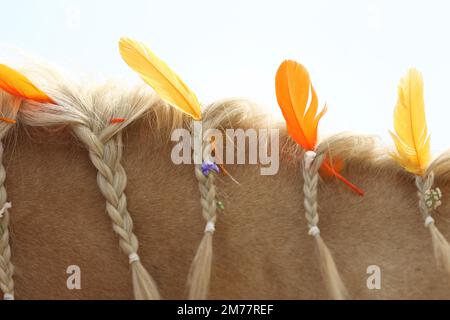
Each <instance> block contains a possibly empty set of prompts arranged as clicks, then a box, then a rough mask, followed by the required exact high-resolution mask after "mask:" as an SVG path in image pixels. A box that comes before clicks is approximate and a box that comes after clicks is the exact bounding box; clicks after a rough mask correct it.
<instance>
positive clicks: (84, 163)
mask: <svg viewBox="0 0 450 320" xmlns="http://www.w3.org/2000/svg"><path fill="white" fill-rule="evenodd" d="M46 79H47V82H46V86H45V87H44V88H43V89H44V90H45V91H46V92H48V93H49V94H50V95H51V96H52V97H53V98H54V99H55V100H56V101H58V102H61V104H64V101H65V99H69V98H70V97H72V98H77V99H84V100H85V101H88V102H89V103H86V105H88V106H90V107H89V108H87V109H88V110H87V109H86V110H82V109H76V108H72V109H70V108H66V107H65V108H63V109H60V110H58V108H56V107H55V108H52V109H45V108H46V107H45V106H36V105H32V104H25V105H24V106H22V109H21V111H20V112H19V115H18V125H17V126H16V128H15V130H10V131H9V134H8V136H7V137H6V138H5V140H4V147H5V154H4V156H3V162H4V165H5V168H6V172H7V176H6V187H7V191H8V201H11V202H12V203H13V208H12V209H11V210H10V218H11V222H10V233H11V239H10V244H11V249H12V263H13V264H14V266H15V274H14V281H15V296H16V298H17V299H132V298H133V289H132V283H131V281H130V275H129V273H130V270H129V265H128V261H127V260H126V259H124V255H123V253H122V252H121V250H120V248H119V246H118V243H117V236H116V235H115V234H114V233H113V232H111V221H110V218H109V217H108V216H107V214H105V199H104V197H103V196H102V194H101V193H100V191H99V188H98V186H97V181H96V176H97V171H96V169H95V167H94V166H93V165H92V163H91V161H90V159H89V156H88V153H87V151H86V148H85V147H84V145H83V144H82V143H81V142H80V141H79V140H78V139H77V138H76V137H75V135H74V134H73V131H72V129H71V127H72V126H73V125H74V124H77V123H80V122H83V121H88V122H89V121H91V122H92V123H94V121H99V122H101V123H102V126H103V127H108V119H110V118H111V117H112V116H120V114H121V112H122V113H123V111H124V110H126V108H129V106H130V105H135V106H136V105H137V108H138V109H139V110H134V111H130V112H129V113H127V116H126V117H127V119H129V120H130V121H127V122H126V123H124V124H119V126H121V127H120V130H123V132H122V133H123V145H124V150H123V161H122V163H123V165H124V168H125V171H126V174H127V177H128V184H127V188H126V190H125V192H126V195H127V199H128V209H129V212H130V214H131V216H132V219H133V222H134V233H135V234H136V235H137V238H138V239H139V244H140V246H139V255H140V258H141V262H142V264H143V265H144V266H145V268H146V269H147V271H148V272H149V274H151V276H152V277H153V279H154V280H155V281H156V283H157V285H158V288H159V293H160V294H161V296H162V298H164V299H185V298H186V297H187V292H188V289H187V277H188V274H189V270H190V265H191V263H192V259H193V257H194V255H195V252H196V250H197V246H198V244H199V243H200V241H201V239H202V237H203V230H204V227H205V221H204V219H203V218H202V216H201V206H200V201H199V199H200V195H199V192H198V188H197V180H196V179H195V176H194V174H193V172H194V170H193V165H174V164H173V163H172V162H171V158H170V154H171V148H172V146H173V143H171V142H170V133H171V131H172V129H173V128H176V127H181V126H184V127H189V121H188V119H187V118H185V117H183V116H182V115H181V114H180V113H179V112H177V111H174V110H172V109H171V108H170V107H168V106H166V105H165V104H163V103H162V102H160V101H159V100H158V99H157V98H156V97H155V96H154V95H153V94H152V93H151V92H149V91H150V89H147V88H145V87H142V88H137V89H123V88H121V87H114V86H111V85H107V86H102V87H99V88H95V89H89V90H84V89H82V88H79V87H70V86H66V85H63V84H61V83H62V81H56V80H55V79H57V77H56V76H53V75H52V76H48V77H47V78H46ZM74 88H75V89H74ZM61 92H62V93H61ZM136 100H139V103H135V102H136ZM5 101H9V99H8V100H6V98H5V97H2V101H1V103H2V104H3V102H5ZM3 107H4V106H2V108H3ZM205 119H207V120H208V123H210V124H211V126H212V127H216V128H220V129H226V128H244V129H246V128H267V127H278V128H280V129H281V133H280V135H281V142H280V149H281V150H280V152H281V155H280V157H281V164H280V170H279V173H278V174H277V175H274V176H262V175H260V168H259V166H257V165H227V167H226V168H227V170H228V171H229V172H230V174H231V175H232V176H233V177H234V178H236V179H237V180H238V181H239V185H238V184H236V183H234V182H233V181H232V180H231V179H230V178H229V177H226V176H220V177H219V178H218V179H216V188H217V192H218V196H217V197H218V198H219V199H221V200H222V201H223V202H224V204H225V211H224V212H218V217H217V224H216V232H215V235H214V243H213V246H214V256H213V264H212V277H211V285H210V293H209V298H211V299H328V298H329V295H328V293H327V291H326V285H325V283H324V282H323V281H324V280H323V279H322V276H321V273H320V267H319V265H318V260H317V252H316V249H315V243H314V239H312V238H311V237H310V236H308V229H307V226H306V221H305V217H304V209H303V192H302V187H303V178H302V173H301V163H302V152H301V150H299V148H297V147H296V145H295V144H294V143H293V142H292V141H291V140H290V139H289V138H288V135H287V133H286V132H285V130H284V129H283V124H281V123H278V124H273V123H272V122H271V121H269V120H267V119H268V118H267V116H264V115H262V114H260V113H259V112H258V111H257V110H255V108H254V106H252V105H251V104H250V103H248V102H245V101H240V100H233V101H223V102H219V103H217V104H214V105H212V106H210V107H209V108H208V109H207V110H206V112H205ZM93 125H95V124H93ZM114 130H116V129H114ZM320 148H321V149H323V150H326V151H327V153H329V154H331V155H332V156H334V157H339V158H341V159H343V160H345V163H346V167H345V169H344V171H343V174H344V175H345V176H346V177H347V178H348V179H349V180H351V181H352V182H354V183H355V184H357V185H358V186H360V187H361V188H362V189H364V190H365V192H366V195H365V196H364V197H358V196H356V195H355V194H353V193H352V192H350V191H349V190H348V189H347V188H346V187H345V186H343V185H342V184H341V183H340V182H338V181H335V180H334V179H326V180H321V181H320V182H319V190H318V204H319V215H320V229H321V236H322V237H323V238H324V239H325V240H326V243H327V246H328V247H329V249H330V251H331V252H332V253H333V257H334V261H335V263H336V265H337V268H338V269H339V273H340V276H341V277H342V280H343V281H344V283H345V285H346V287H347V290H348V292H349V298H352V299H438V298H443V299H449V298H450V290H449V289H450V281H449V279H448V277H447V275H446V274H445V272H443V271H441V270H440V269H439V268H438V267H437V266H436V261H435V259H434V257H433V248H432V241H431V238H430V233H429V231H428V230H427V229H426V228H424V225H423V220H422V218H421V216H420V213H419V209H418V199H417V195H416V187H415V184H414V177H413V176H411V175H410V174H408V173H406V172H404V171H403V170H402V169H401V168H399V167H398V166H397V165H396V164H395V163H394V162H393V161H392V160H390V158H389V157H388V151H387V150H386V149H385V148H382V147H380V146H379V143H378V142H377V141H376V139H374V138H371V137H365V136H356V135H350V134H341V135H337V136H333V137H330V138H328V139H325V140H323V141H322V143H321V146H320ZM432 168H433V171H434V173H435V186H438V187H440V188H441V190H442V192H443V195H444V196H443V205H442V206H441V207H440V208H439V209H438V214H437V215H435V216H434V218H435V219H436V225H437V226H438V227H439V229H440V231H441V232H442V234H443V235H444V236H446V237H447V238H448V237H450V201H449V200H450V184H449V180H450V170H449V169H450V154H448V153H445V154H443V155H441V156H440V157H439V158H437V160H436V161H435V162H434V163H433V164H432ZM70 265H78V266H79V267H80V268H81V290H68V289H67V286H66V280H67V277H68V274H67V273H66V269H67V267H68V266H70ZM371 265H377V266H379V267H380V268H381V289H380V290H369V289H368V288H367V285H366V281H367V278H368V277H369V276H370V275H369V274H367V268H368V267H369V266H371Z"/></svg>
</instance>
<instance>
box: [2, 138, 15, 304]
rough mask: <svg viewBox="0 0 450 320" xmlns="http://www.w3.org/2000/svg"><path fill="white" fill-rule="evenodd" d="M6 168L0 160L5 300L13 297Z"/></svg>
mask: <svg viewBox="0 0 450 320" xmlns="http://www.w3.org/2000/svg"><path fill="white" fill-rule="evenodd" d="M0 159H3V142H2V140H1V139H0ZM5 178H6V170H5V167H4V166H3V161H1V160H0V208H5V210H4V212H3V217H2V218H0V289H1V290H2V291H3V294H4V299H5V300H13V299H14V280H13V274H14V266H13V264H12V263H11V247H10V245H9V220H10V215H9V211H8V209H7V208H6V207H5V205H6V201H7V194H6V188H5Z"/></svg>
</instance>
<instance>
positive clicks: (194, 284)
mask: <svg viewBox="0 0 450 320" xmlns="http://www.w3.org/2000/svg"><path fill="white" fill-rule="evenodd" d="M211 149H212V145H211V143H206V144H205V145H204V154H205V155H206V156H205V160H207V161H210V157H209V155H210V152H211ZM195 177H196V178H197V180H198V188H199V190H200V195H201V198H200V203H201V206H202V215H203V218H204V219H205V221H206V228H205V234H204V235H203V239H202V241H201V242H200V245H199V247H198V249H197V253H196V254H195V257H194V260H193V262H192V265H191V269H190V272H189V279H188V285H189V296H188V298H189V299H191V300H204V299H206V298H207V297H208V290H209V283H210V278H211V266H212V258H213V234H214V232H215V224H216V220H217V215H216V209H217V203H216V187H215V185H214V174H212V173H209V174H207V175H205V174H204V173H203V170H202V165H198V164H197V165H196V166H195Z"/></svg>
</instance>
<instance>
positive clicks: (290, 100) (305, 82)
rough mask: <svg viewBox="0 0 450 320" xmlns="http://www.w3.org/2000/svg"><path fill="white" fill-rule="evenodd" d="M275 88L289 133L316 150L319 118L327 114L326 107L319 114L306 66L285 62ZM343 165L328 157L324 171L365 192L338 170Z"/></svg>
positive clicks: (358, 190) (361, 192) (302, 143)
mask: <svg viewBox="0 0 450 320" xmlns="http://www.w3.org/2000/svg"><path fill="white" fill-rule="evenodd" d="M275 90H276V95H277V100H278V104H279V106H280V108H281V112H282V113H283V116H284V118H285V120H286V126H287V129H288V132H289V134H290V136H291V137H292V139H294V141H295V142H297V143H298V144H299V145H300V146H301V147H302V148H303V149H304V150H305V151H309V150H311V151H313V150H315V149H316V145H317V129H318V126H319V121H320V119H321V118H322V117H323V115H324V114H325V113H326V111H327V107H326V106H325V107H324V108H323V109H322V111H320V112H319V113H317V111H318V104H319V102H318V99H317V94H316V91H315V90H314V87H313V86H312V84H311V80H310V77H309V73H308V71H307V70H306V68H305V67H304V66H302V65H301V64H300V63H297V62H295V61H292V60H286V61H284V62H283V63H282V64H281V66H280V67H279V69H278V72H277V74H276V77H275ZM308 102H309V105H308ZM342 167H343V166H342V161H336V163H335V164H333V163H331V162H330V161H329V159H325V161H324V163H323V165H322V167H321V174H322V175H330V176H335V177H336V178H338V179H339V180H341V181H342V182H343V183H345V184H346V185H347V186H348V187H350V188H351V189H352V190H353V191H355V192H356V193H357V194H359V195H363V194H364V192H363V191H362V190H361V189H359V188H358V187H356V186H355V185H353V184H352V183H351V182H349V181H348V180H347V179H345V178H344V177H343V176H342V175H341V174H340V173H339V171H340V170H341V169H342Z"/></svg>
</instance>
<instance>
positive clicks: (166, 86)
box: [119, 38, 202, 120]
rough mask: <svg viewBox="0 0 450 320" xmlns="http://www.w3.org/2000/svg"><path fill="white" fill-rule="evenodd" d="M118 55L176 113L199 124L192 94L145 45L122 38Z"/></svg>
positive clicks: (198, 114)
mask: <svg viewBox="0 0 450 320" xmlns="http://www.w3.org/2000/svg"><path fill="white" fill-rule="evenodd" d="M119 49H120V54H121V55H122V58H123V59H124V60H125V62H126V63H127V64H128V65H129V66H130V68H131V69H133V70H134V71H136V72H137V73H138V74H139V75H140V76H141V78H142V79H143V80H144V81H145V82H146V83H147V84H148V85H150V86H151V87H152V88H153V90H155V91H156V93H157V94H158V95H159V96H160V97H161V99H163V100H164V101H166V102H167V103H169V104H170V105H172V106H174V107H176V108H177V109H179V110H181V111H183V112H184V113H187V114H188V115H190V116H191V117H192V118H194V120H201V118H202V115H201V111H200V103H199V102H198V99H197V97H196V95H195V94H194V92H192V91H191V90H190V89H189V88H188V86H187V85H186V84H185V83H184V82H183V81H182V80H181V79H180V77H178V75H177V74H176V73H175V72H173V71H172V70H171V69H170V68H169V67H168V66H167V64H166V63H165V62H164V61H162V60H160V59H159V58H158V57H157V56H156V55H155V54H154V53H153V52H151V51H150V49H148V48H147V47H146V46H145V45H144V44H142V43H140V42H137V41H134V40H131V39H128V38H122V39H121V40H120V43H119Z"/></svg>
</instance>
